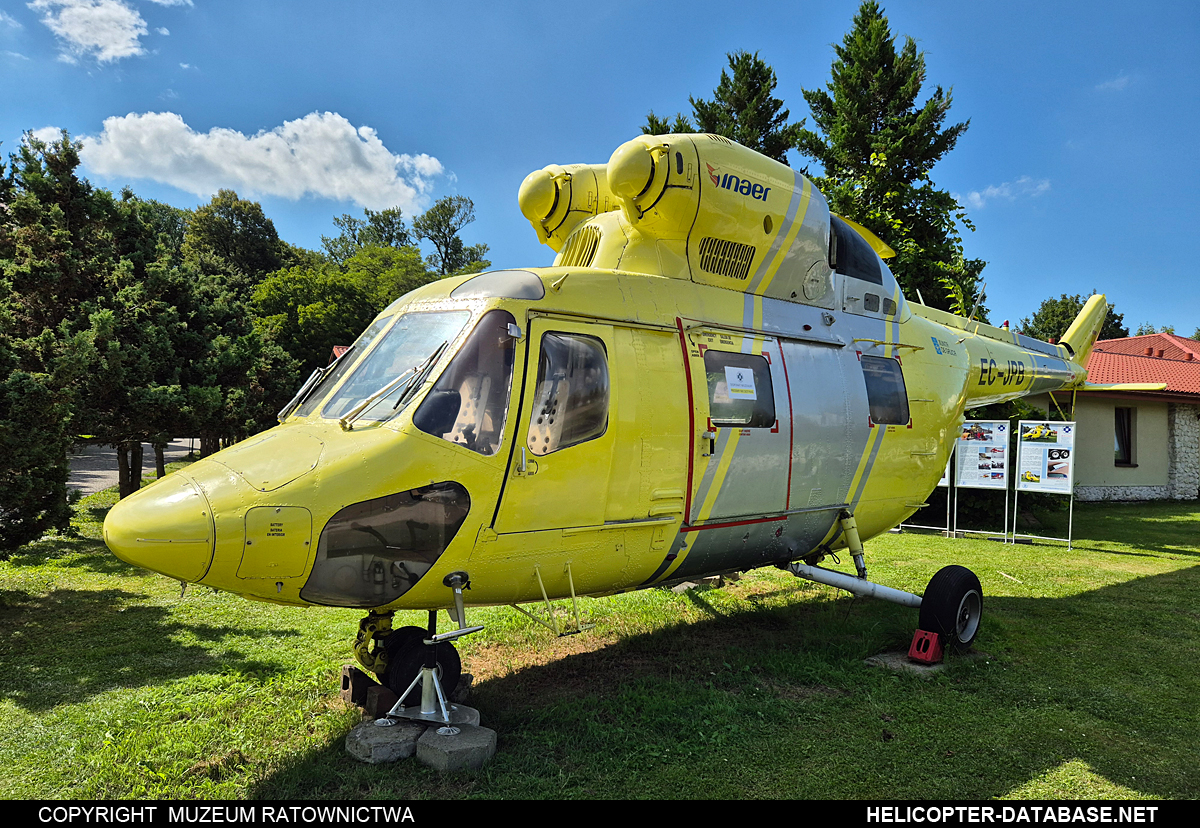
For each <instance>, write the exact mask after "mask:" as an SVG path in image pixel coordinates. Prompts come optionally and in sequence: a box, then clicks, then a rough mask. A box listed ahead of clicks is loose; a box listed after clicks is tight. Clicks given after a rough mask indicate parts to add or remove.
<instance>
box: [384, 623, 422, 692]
mask: <svg viewBox="0 0 1200 828" xmlns="http://www.w3.org/2000/svg"><path fill="white" fill-rule="evenodd" d="M424 637H425V630H424V629H423V628H421V627H400V628H399V629H395V630H392V631H391V632H390V633H388V634H387V635H386V636H385V637H384V639H383V649H384V650H385V651H387V656H388V664H391V663H392V659H394V658H396V657H397V656H398V655H399V654H400V652H401V650H403V649H404V648H405V647H407V646H408V645H409V644H411V643H412V642H414V641H416V642H417V643H420V642H421V639H423V638H424ZM376 675H377V676H379V679H380V681H384V679H385V678H386V676H387V668H384V671H383V672H382V673H376ZM385 683H386V682H385Z"/></svg>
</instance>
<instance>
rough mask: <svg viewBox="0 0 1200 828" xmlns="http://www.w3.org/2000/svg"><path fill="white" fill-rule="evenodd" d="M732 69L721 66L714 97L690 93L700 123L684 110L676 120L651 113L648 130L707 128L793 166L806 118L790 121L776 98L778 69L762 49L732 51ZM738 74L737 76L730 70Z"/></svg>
mask: <svg viewBox="0 0 1200 828" xmlns="http://www.w3.org/2000/svg"><path fill="white" fill-rule="evenodd" d="M727 57H728V60H729V71H728V72H726V71H725V70H724V69H722V70H721V81H720V83H718V84H717V88H716V89H715V90H713V97H712V100H711V101H706V100H704V99H703V98H693V97H689V98H688V101H689V102H690V103H691V105H692V117H693V119H694V120H695V122H696V127H695V128H693V127H692V124H691V123H690V122H689V121H688V119H687V118H686V117H684V116H683V114H682V113H680V114H677V115H676V116H675V121H674V123H670V124H668V122H667V121H666V120H665V119H663V118H659V117H658V116H657V115H655V114H654V113H653V112H651V113H650V114H649V115H647V116H646V125H645V126H643V127H642V132H643V133H645V134H647V135H663V134H667V133H672V132H676V133H678V132H697V131H699V132H707V133H711V134H713V135H721V136H724V137H725V138H728V139H729V140H731V141H736V142H737V143H739V144H741V145H742V146H744V147H748V148H750V149H752V150H754V151H755V152H759V153H762V154H763V155H765V156H767V157H768V158H773V159H775V160H776V161H779V162H780V163H783V164H787V163H788V160H787V151H788V150H790V149H792V147H793V146H795V144H796V141H797V139H798V138H799V136H800V132H801V130H802V129H803V122H801V123H797V124H789V123H788V116H789V114H790V113H789V112H788V110H787V109H784V106H783V101H781V100H780V99H779V98H776V97H775V94H774V93H775V86H776V78H775V70H774V69H772V68H771V66H770V64H768V63H767V62H766V61H765V60H763V59H762V58H760V57H759V56H758V52H755V53H754V54H750V53H749V52H745V51H737V52H730V53H729V54H728V56H727ZM730 73H732V74H730Z"/></svg>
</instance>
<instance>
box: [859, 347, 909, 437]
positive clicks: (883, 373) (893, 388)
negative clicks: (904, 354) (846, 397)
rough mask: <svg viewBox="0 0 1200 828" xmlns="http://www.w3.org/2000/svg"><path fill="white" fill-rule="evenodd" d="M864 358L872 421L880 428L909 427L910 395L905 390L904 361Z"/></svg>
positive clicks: (864, 377)
mask: <svg viewBox="0 0 1200 828" xmlns="http://www.w3.org/2000/svg"><path fill="white" fill-rule="evenodd" d="M860 359H861V361H862V369H863V379H865V380H866V383H867V405H868V406H869V407H870V410H871V422H873V423H875V424H877V425H907V424H908V420H909V416H908V392H907V391H906V390H905V388H904V372H903V371H901V370H900V360H898V359H884V358H883V357H873V356H864V357H860Z"/></svg>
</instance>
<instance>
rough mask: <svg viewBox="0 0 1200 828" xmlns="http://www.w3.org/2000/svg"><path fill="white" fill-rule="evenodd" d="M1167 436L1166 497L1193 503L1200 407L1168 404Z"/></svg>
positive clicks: (1199, 482)
mask: <svg viewBox="0 0 1200 828" xmlns="http://www.w3.org/2000/svg"><path fill="white" fill-rule="evenodd" d="M1167 434H1168V435H1169V437H1168V443H1167V458H1168V467H1167V468H1168V478H1167V489H1168V490H1169V491H1170V494H1168V495H1167V496H1168V497H1170V498H1172V499H1174V500H1195V499H1196V498H1197V496H1198V495H1200V406H1196V405H1186V404H1183V403H1171V405H1170V406H1169V407H1168V409H1167Z"/></svg>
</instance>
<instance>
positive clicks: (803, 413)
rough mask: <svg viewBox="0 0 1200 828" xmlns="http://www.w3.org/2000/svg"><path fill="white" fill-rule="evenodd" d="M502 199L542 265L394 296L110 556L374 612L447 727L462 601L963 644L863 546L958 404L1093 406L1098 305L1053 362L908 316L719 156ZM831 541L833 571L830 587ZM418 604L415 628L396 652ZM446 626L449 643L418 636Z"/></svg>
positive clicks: (936, 600)
mask: <svg viewBox="0 0 1200 828" xmlns="http://www.w3.org/2000/svg"><path fill="white" fill-rule="evenodd" d="M519 203H520V208H521V211H522V213H523V214H524V215H525V216H526V217H527V218H528V219H529V221H530V223H531V224H532V226H533V229H534V230H535V232H536V233H537V235H538V238H539V239H540V240H541V241H542V242H543V243H545V244H547V245H548V246H550V247H551V248H552V249H553V250H555V251H556V254H557V255H556V258H555V260H554V264H553V266H552V267H545V268H529V269H522V270H499V271H493V272H489V273H482V274H478V275H469V276H460V277H455V278H450V279H444V280H442V281H439V282H435V283H433V284H429V285H426V286H424V287H422V288H420V289H418V290H415V291H413V292H412V293H409V294H407V295H405V296H402V297H400V298H399V299H397V300H396V301H395V302H393V303H392V305H391V306H389V307H388V308H387V309H386V310H385V311H384V312H383V313H381V314H380V315H379V317H378V318H376V319H375V320H374V322H373V323H372V324H371V325H370V327H368V328H367V330H366V331H364V332H363V333H362V335H361V336H360V337H359V338H358V340H357V341H356V342H355V343H354V345H353V346H352V347H351V348H350V349H349V350H348V351H346V352H345V353H344V354H343V355H342V356H341V357H340V358H339V359H338V360H337V361H336V362H334V363H333V364H332V365H330V366H328V367H327V368H325V369H321V370H318V371H315V372H314V373H313V375H312V376H311V377H310V378H309V379H308V381H307V382H306V383H305V384H304V386H303V387H302V388H301V389H300V391H299V392H298V393H297V394H296V396H295V398H294V399H292V400H291V402H289V403H288V405H287V406H285V408H284V409H283V410H282V411H281V412H280V415H279V419H280V425H279V426H277V427H276V428H273V429H271V430H269V431H266V432H264V433H262V434H259V435H257V436H255V437H252V438H250V439H248V440H246V441H244V442H242V443H239V444H238V445H236V446H233V447H231V448H228V449H225V450H224V451H221V452H219V453H217V454H214V455H212V456H210V457H208V458H205V459H203V460H200V461H198V462H196V463H194V464H192V465H191V466H189V467H187V468H186V469H184V470H182V471H178V472H175V473H174V474H172V475H169V476H168V477H166V478H164V479H163V480H161V481H158V482H156V483H154V484H152V485H151V486H148V487H146V488H145V489H143V490H142V491H140V492H138V493H136V494H134V495H133V496H130V497H127V498H125V499H124V500H122V501H121V502H120V503H118V504H117V505H116V506H115V507H114V508H113V509H112V510H111V512H110V513H109V515H108V517H107V519H106V521H105V524H104V536H105V541H106V543H107V544H108V546H109V548H110V549H111V550H112V551H113V553H114V554H116V555H117V556H118V557H120V558H121V559H123V560H125V561H128V562H130V563H133V564H136V565H138V566H142V567H146V568H148V569H151V570H155V571H157V572H161V573H163V574H165V575H168V576H170V577H172V578H176V579H179V580H181V581H185V582H194V583H201V584H205V585H208V586H212V587H215V588H217V589H223V590H229V591H231V592H235V593H238V594H241V595H244V596H246V597H249V598H255V599H260V600H265V601H273V602H277V603H281V604H293V605H313V604H315V605H323V606H337V607H361V608H363V609H366V610H369V614H368V615H367V617H366V618H364V619H363V622H362V623H361V625H360V629H359V634H358V639H357V641H356V644H355V652H356V656H357V657H358V659H359V661H360V662H361V663H362V664H363V665H364V666H365V667H366V668H368V669H370V670H373V671H375V672H376V673H377V674H379V675H380V677H381V679H382V680H383V681H384V682H385V683H386V684H387V685H388V686H389V687H391V688H392V689H393V690H394V691H395V692H396V693H397V694H398V695H401V704H402V703H404V702H405V701H406V700H407V701H415V699H416V695H417V693H418V689H417V686H418V685H421V687H422V689H421V691H420V692H421V693H423V695H422V703H421V707H422V711H423V715H424V714H428V713H429V712H430V711H431V710H435V707H436V710H440V712H438V713H437V714H436V715H434V716H432V718H440V719H442V720H448V718H447V714H446V706H445V702H444V698H443V697H442V691H441V687H440V686H439V685H438V682H437V681H430V676H433V677H435V678H436V677H437V676H440V677H441V684H442V685H447V686H449V687H453V685H454V683H455V682H456V681H457V674H458V670H459V662H458V656H457V655H456V653H455V652H454V649H453V646H452V644H451V641H452V640H453V639H454V638H456V637H457V636H459V635H462V634H465V633H468V632H471V631H474V630H476V629H479V628H478V627H468V626H467V625H466V621H465V606H466V605H468V604H473V605H504V604H509V605H514V606H515V605H519V604H522V603H527V602H532V601H545V602H547V603H548V602H549V601H551V600H553V599H558V598H575V597H577V596H584V595H590V596H596V595H604V594H612V593H616V592H620V591H626V590H633V589H639V588H644V587H651V586H657V585H663V584H668V583H671V582H678V581H681V580H685V579H695V578H699V577H703V576H707V575H713V574H720V573H730V572H736V571H742V570H748V569H752V568H755V567H761V566H768V565H773V566H778V567H781V568H787V569H788V570H790V571H791V572H792V573H794V574H795V575H798V576H800V577H804V578H808V579H811V580H814V581H818V582H821V583H827V584H832V585H834V586H838V587H840V588H843V589H847V590H849V591H851V592H854V593H856V594H861V595H872V596H876V597H881V598H885V599H887V600H892V601H898V602H900V603H902V604H905V605H908V606H912V607H919V608H920V626H921V628H922V629H925V630H929V631H931V632H936V633H938V634H940V635H942V636H943V637H944V638H945V639H946V641H947V642H948V644H949V645H951V646H954V647H958V648H960V649H961V648H965V647H967V646H968V645H970V643H971V641H972V640H973V639H974V637H975V635H976V633H977V631H978V629H979V621H980V614H981V610H982V591H981V589H980V586H979V581H978V579H977V578H976V577H975V576H974V574H972V573H971V572H970V571H969V570H967V569H965V568H963V567H958V566H948V567H946V568H944V569H943V570H941V571H940V572H938V573H937V574H936V575H935V576H934V578H933V579H932V581H931V582H930V584H929V586H928V588H927V589H926V591H925V594H924V596H923V598H922V597H921V596H917V595H913V594H910V593H906V592H902V591H900V590H895V589H890V588H888V587H885V586H882V585H879V584H876V583H874V582H872V581H870V580H868V578H867V570H866V565H865V558H864V549H863V544H862V540H863V539H865V538H870V537H871V536H873V535H876V534H878V533H880V532H883V531H885V530H887V529H889V528H890V527H892V526H895V525H896V524H897V523H899V522H901V521H902V520H904V519H905V518H906V517H908V516H909V515H911V514H912V513H913V512H915V511H916V510H917V509H919V508H920V507H921V506H923V505H924V503H925V498H926V496H927V495H928V494H929V493H930V492H931V491H932V490H933V488H934V486H935V485H936V484H937V482H938V480H939V478H940V477H941V475H942V473H943V470H944V469H945V467H946V461H947V458H948V456H949V454H950V451H951V448H952V446H953V444H954V441H955V439H956V438H957V437H958V436H959V435H960V434H961V432H962V426H963V419H964V415H963V412H964V410H965V409H966V408H968V407H975V406H981V405H985V404H989V403H994V402H1000V401H1003V400H1008V399H1012V398H1014V397H1020V396H1024V395H1028V394H1036V393H1041V392H1046V391H1053V390H1057V389H1060V388H1064V387H1071V386H1079V385H1081V384H1082V383H1084V381H1085V378H1086V372H1085V370H1084V365H1085V364H1086V362H1087V358H1088V355H1089V353H1090V352H1091V350H1092V346H1093V344H1094V342H1095V340H1096V336H1097V333H1098V332H1099V329H1100V325H1101V323H1102V322H1103V320H1104V316H1105V313H1106V310H1107V305H1106V303H1105V301H1104V298H1103V297H1102V296H1093V297H1092V298H1091V299H1090V300H1089V301H1088V303H1087V304H1086V305H1085V307H1084V308H1083V310H1082V311H1081V313H1080V315H1079V317H1078V318H1077V319H1076V320H1075V322H1074V324H1073V325H1072V326H1071V328H1070V330H1069V331H1068V332H1067V333H1066V335H1065V336H1063V338H1062V340H1061V341H1060V342H1059V343H1058V344H1056V345H1050V344H1047V343H1045V342H1040V341H1037V340H1034V339H1031V338H1029V337H1025V336H1021V335H1020V334H1017V333H1010V332H1009V331H1007V330H1001V329H999V328H994V327H990V326H988V325H986V324H982V323H980V322H977V321H974V320H973V319H968V318H963V317H960V316H955V315H952V314H949V313H945V312H943V311H940V310H936V309H933V308H929V307H926V306H924V305H921V304H916V303H911V302H909V301H908V300H907V299H906V298H905V297H904V295H903V294H902V293H901V290H900V287H899V285H898V284H897V282H896V280H895V278H894V277H893V276H892V273H891V272H890V271H889V270H888V267H887V265H886V264H885V263H884V260H883V258H881V256H882V257H887V256H890V255H891V254H892V252H891V251H890V250H889V249H888V248H887V246H886V245H885V244H884V243H883V242H881V241H880V240H879V239H878V238H876V237H875V236H873V235H872V234H871V233H870V232H869V231H867V230H866V229H864V228H862V227H860V226H858V225H856V224H855V223H854V222H852V221H849V220H847V219H844V218H840V217H838V216H835V215H831V214H830V212H829V209H828V207H827V204H826V201H825V198H824V196H822V194H821V193H820V191H819V190H818V189H817V188H816V187H814V186H813V184H812V183H811V182H810V181H809V180H808V179H807V178H805V177H804V176H803V175H801V174H800V173H798V172H796V171H794V170H792V169H790V168H788V167H787V166H785V165H783V164H780V163H777V162H775V161H772V160H770V159H768V158H765V157H763V156H761V155H759V154H757V153H755V152H753V151H751V150H749V149H746V148H744V147H742V146H739V145H737V144H734V143H732V142H731V141H729V140H727V139H725V138H723V137H720V136H715V135H703V134H696V135H665V136H663V135H659V136H640V137H638V138H635V139H634V140H632V141H629V142H627V143H625V144H622V145H621V146H620V147H618V148H617V149H616V151H615V152H614V153H613V154H612V157H611V158H610V159H609V161H608V163H607V164H590V165H589V164H576V165H568V166H557V165H551V166H548V167H545V168H544V169H542V170H538V171H535V172H533V173H531V174H530V175H529V176H528V177H527V178H526V179H525V181H524V182H523V183H522V185H521V188H520V194H519ZM842 548H848V549H849V550H850V553H851V556H852V558H853V560H854V562H855V572H854V573H853V574H849V573H845V572H839V571H837V570H833V569H828V568H824V567H820V566H818V564H819V563H820V562H821V561H822V560H823V559H824V558H825V557H826V556H828V555H830V554H831V553H832V552H834V551H835V550H838V549H842ZM412 609H424V610H428V611H429V625H428V628H427V629H421V628H419V627H405V628H402V629H399V630H393V629H392V627H391V617H392V613H393V612H394V611H396V610H412ZM440 609H447V610H448V611H449V612H450V615H451V618H452V619H453V620H454V621H455V622H456V624H457V629H455V630H451V631H449V632H444V633H438V632H437V629H436V617H437V616H436V613H437V611H438V610H440ZM576 621H578V618H577V617H576ZM430 685H433V687H432V689H430ZM435 696H436V697H437V698H436V699H434V697H435ZM431 699H433V700H434V702H436V705H434V706H431V705H433V702H431ZM399 708H400V704H398V705H397V710H399ZM435 712H436V711H435ZM425 717H426V718H430V716H425Z"/></svg>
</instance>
